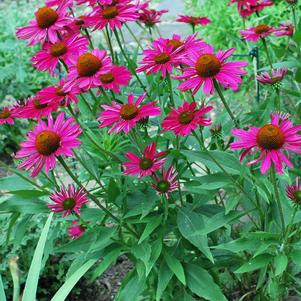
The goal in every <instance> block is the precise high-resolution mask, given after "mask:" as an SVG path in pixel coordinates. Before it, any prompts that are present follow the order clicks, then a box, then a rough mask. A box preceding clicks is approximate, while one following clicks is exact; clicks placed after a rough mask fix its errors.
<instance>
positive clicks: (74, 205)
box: [47, 184, 88, 217]
mask: <svg viewBox="0 0 301 301" xmlns="http://www.w3.org/2000/svg"><path fill="white" fill-rule="evenodd" d="M50 199H51V200H52V201H53V203H54V204H47V206H48V207H49V208H50V209H51V211H53V212H63V215H62V217H65V216H67V215H70V214H71V213H73V212H75V213H77V214H80V209H81V207H82V206H83V204H85V203H87V202H88V199H87V198H86V193H85V192H84V189H83V188H82V187H81V188H80V189H76V188H75V186H74V185H71V184H69V185H68V189H67V190H66V189H65V188H64V187H63V186H62V187H61V191H56V192H54V193H52V194H51V195H50Z"/></svg>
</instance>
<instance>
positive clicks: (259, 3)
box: [239, 0, 274, 18]
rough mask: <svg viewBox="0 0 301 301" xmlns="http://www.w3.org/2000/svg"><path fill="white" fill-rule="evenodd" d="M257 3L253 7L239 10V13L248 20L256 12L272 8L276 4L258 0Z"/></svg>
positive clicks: (267, 0) (266, 0)
mask: <svg viewBox="0 0 301 301" xmlns="http://www.w3.org/2000/svg"><path fill="white" fill-rule="evenodd" d="M255 2H256V4H253V5H251V6H245V7H242V8H241V9H240V10H239V13H240V15H241V16H242V17H243V18H246V17H248V16H250V15H251V14H253V13H255V12H259V11H262V10H263V9H264V8H265V7H268V6H272V5H273V4H274V3H273V2H272V1H270V0H257V1H255Z"/></svg>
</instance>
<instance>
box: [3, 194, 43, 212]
mask: <svg viewBox="0 0 301 301" xmlns="http://www.w3.org/2000/svg"><path fill="white" fill-rule="evenodd" d="M1 211H2V212H20V213H48V212H49V208H48V207H47V205H46V203H45V202H43V201H41V200H39V199H37V198H34V199H26V198H23V197H22V196H13V197H11V198H9V199H7V200H6V201H4V202H2V203H1V204H0V212H1Z"/></svg>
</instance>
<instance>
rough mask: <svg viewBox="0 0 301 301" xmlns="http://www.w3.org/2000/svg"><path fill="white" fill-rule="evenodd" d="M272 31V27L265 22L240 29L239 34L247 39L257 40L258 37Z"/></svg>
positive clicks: (265, 35)
mask: <svg viewBox="0 0 301 301" xmlns="http://www.w3.org/2000/svg"><path fill="white" fill-rule="evenodd" d="M273 32H274V28H273V27H271V26H268V25H266V24H260V25H258V26H256V27H251V28H248V29H244V30H241V31H240V33H241V35H242V36H243V37H244V38H245V39H246V40H247V41H253V42H257V41H258V40H259V39H260V38H265V37H267V36H269V35H271V34H272V33H273Z"/></svg>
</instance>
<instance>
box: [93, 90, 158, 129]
mask: <svg viewBox="0 0 301 301" xmlns="http://www.w3.org/2000/svg"><path fill="white" fill-rule="evenodd" d="M145 96H146V94H145V93H144V94H142V95H141V96H139V97H138V98H137V100H136V102H135V101H134V95H133V94H130V95H129V96H128V103H126V104H119V103H117V102H115V101H112V106H109V105H102V108H103V109H104V111H103V112H101V113H100V117H99V118H98V120H99V121H100V125H99V127H100V128H104V127H107V126H111V125H112V124H114V125H113V127H112V128H111V129H110V130H109V133H112V132H115V133H119V132H121V131H123V132H125V133H126V134H127V133H129V131H130V130H131V129H132V128H134V127H135V125H136V123H137V122H138V121H139V120H141V119H143V118H147V117H151V116H158V115H160V114H161V109H160V107H159V106H155V104H156V103H157V102H156V101H151V102H149V103H147V104H145V105H141V103H142V102H143V100H144V99H145Z"/></svg>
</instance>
